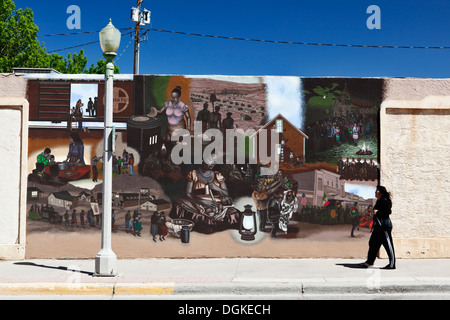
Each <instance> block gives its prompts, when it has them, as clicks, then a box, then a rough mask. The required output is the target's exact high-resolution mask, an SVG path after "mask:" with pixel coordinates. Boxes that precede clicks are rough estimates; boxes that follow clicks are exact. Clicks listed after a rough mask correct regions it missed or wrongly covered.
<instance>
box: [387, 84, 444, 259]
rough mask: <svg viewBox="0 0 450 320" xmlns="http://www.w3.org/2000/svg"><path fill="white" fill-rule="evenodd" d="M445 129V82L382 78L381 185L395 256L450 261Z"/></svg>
mask: <svg viewBox="0 0 450 320" xmlns="http://www.w3.org/2000/svg"><path fill="white" fill-rule="evenodd" d="M449 125H450V80H436V79H386V83H385V97H384V102H383V104H382V106H381V115H380V127H381V143H380V145H381V153H380V160H381V179H380V180H381V181H380V182H381V184H383V185H385V186H386V188H387V189H388V191H391V193H392V196H393V214H392V216H391V218H392V221H393V224H394V230H393V237H394V243H395V246H396V253H397V255H398V256H399V257H403V258H408V257H409V258H436V257H446V258H448V257H450V229H449V226H450V211H449V206H448V205H449V202H450V201H449V200H450V130H449V127H450V126H449Z"/></svg>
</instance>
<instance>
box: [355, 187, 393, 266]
mask: <svg viewBox="0 0 450 320" xmlns="http://www.w3.org/2000/svg"><path fill="white" fill-rule="evenodd" d="M375 196H376V198H377V202H376V203H375V206H374V207H373V209H374V216H373V231H372V235H371V237H370V240H369V252H368V254H367V260H366V262H364V263H361V266H362V267H364V268H368V267H369V266H371V265H373V264H374V262H375V259H376V257H377V253H378V250H379V249H380V247H381V245H383V247H384V249H385V250H386V252H387V254H388V257H389V264H388V265H387V266H385V267H384V268H382V269H395V252H394V243H393V242H392V234H391V232H392V222H391V219H390V218H389V216H390V214H391V212H392V211H391V208H392V201H391V195H390V193H389V192H387V190H386V188H385V187H383V186H378V187H377V190H376V192H375Z"/></svg>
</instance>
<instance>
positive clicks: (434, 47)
mask: <svg viewBox="0 0 450 320" xmlns="http://www.w3.org/2000/svg"><path fill="white" fill-rule="evenodd" d="M131 29H134V27H130V28H122V29H119V30H122V31H127V30H131ZM148 31H154V32H161V33H170V34H177V35H187V36H195V37H203V38H214V39H224V40H237V41H248V42H260V43H274V44H287V45H304V46H322V47H346V48H378V49H434V50H448V49H450V47H447V46H392V45H363V44H338V43H314V42H297V41H282V40H262V39H252V38H241V37H229V36H217V35H210V34H201V33H191V32H182V31H172V30H163V29H154V28H148V29H146V31H145V34H146V33H147V32H148ZM96 32H97V33H98V32H99V31H85V32H79V33H61V34H51V35H41V36H38V37H55V36H67V35H77V34H88V33H96ZM132 32H134V31H132ZM132 32H131V33H132ZM128 34H130V33H125V34H124V35H128ZM122 36H123V35H122ZM98 42H100V41H98V40H97V41H94V42H88V43H84V44H80V45H76V46H72V47H68V48H63V49H57V50H52V51H50V52H49V53H53V52H59V51H64V50H69V49H73V48H78V47H82V46H87V45H91V44H94V43H98Z"/></svg>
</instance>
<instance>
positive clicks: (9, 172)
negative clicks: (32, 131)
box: [0, 97, 28, 259]
mask: <svg viewBox="0 0 450 320" xmlns="http://www.w3.org/2000/svg"><path fill="white" fill-rule="evenodd" d="M0 127H1V128H2V141H1V143H0V154H1V155H2V157H3V158H4V159H6V160H7V161H6V162H5V163H7V166H6V167H5V168H4V170H2V178H1V179H0V203H1V204H2V205H1V208H0V221H1V223H0V259H23V258H24V257H25V243H26V241H25V236H26V230H25V226H26V221H25V219H26V195H27V179H26V178H27V174H26V167H27V150H28V102H27V100H25V99H23V98H5V97H0Z"/></svg>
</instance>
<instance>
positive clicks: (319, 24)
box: [15, 0, 450, 78]
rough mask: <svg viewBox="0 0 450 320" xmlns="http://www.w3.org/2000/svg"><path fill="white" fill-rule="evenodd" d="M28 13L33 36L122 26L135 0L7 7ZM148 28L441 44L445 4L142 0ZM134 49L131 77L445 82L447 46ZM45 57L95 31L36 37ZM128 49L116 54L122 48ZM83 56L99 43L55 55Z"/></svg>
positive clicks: (214, 44)
mask: <svg viewBox="0 0 450 320" xmlns="http://www.w3.org/2000/svg"><path fill="white" fill-rule="evenodd" d="M15 3H16V7H17V8H24V7H30V8H31V9H33V11H34V13H35V23H36V24H37V25H38V26H39V28H40V31H39V35H48V34H58V33H77V32H88V31H96V30H100V29H102V28H103V27H104V26H105V25H106V24H107V23H108V21H109V18H111V19H112V21H113V24H114V25H115V26H116V27H117V28H131V27H133V25H134V24H133V23H132V22H131V21H130V8H131V7H132V6H136V0H110V1H86V0H60V1H49V0H41V1H30V0H28V1H25V0H17V1H15ZM70 5H78V6H79V7H80V10H81V29H79V30H77V29H74V30H69V29H68V28H67V20H68V18H69V17H70V16H71V14H68V13H67V12H66V11H67V8H68V7H69V6H70ZM370 5H377V6H379V8H380V9H381V29H379V30H377V29H374V30H370V29H368V28H367V26H366V21H367V19H368V18H369V17H370V14H367V13H366V10H367V8H368V7H369V6H370ZM143 7H145V8H147V9H149V10H151V11H152V13H153V14H152V25H151V26H152V27H153V28H154V29H163V30H171V31H181V32H190V33H200V34H210V35H220V36H230V37H242V38H253V39H265V40H282V41H295V42H313V43H336V44H365V45H388V46H389V45H403V46H446V47H450V37H449V33H450V32H449V31H450V19H448V16H449V13H450V1H448V0H441V1H437V0H429V1H425V0H407V1H406V0H395V1H386V0H371V1H366V0H341V1H331V0H323V1H303V0H278V1H264V0H263V1H261V0H260V1H253V0H251V1H238V0H226V1H223V0H217V1H178V0H172V1H150V0H145V1H144V3H143ZM148 35H149V37H148V41H147V42H144V43H142V44H141V59H140V73H141V74H186V75H200V74H206V75H209V74H221V75H275V76H279V75H285V76H304V77H310V76H311V77H315V76H320V77H322V76H342V77H419V78H448V77H449V75H450V63H449V61H450V50H449V49H447V50H424V49H378V48H343V47H318V46H303V45H288V44H273V43H258V42H248V41H236V40H222V39H213V38H204V37H194V36H187V35H176V34H168V33H162V32H156V31H150V32H148ZM39 40H40V41H44V42H45V46H46V48H47V51H53V50H58V49H62V48H66V47H71V46H75V45H80V44H84V43H88V42H92V41H96V40H98V34H97V33H93V34H83V35H70V36H57V37H42V38H39ZM130 40H131V36H130V35H125V36H123V38H122V43H121V46H120V48H119V51H118V53H119V54H122V55H121V56H120V58H119V59H118V61H117V64H118V65H119V67H120V68H121V73H132V72H133V44H132V43H130ZM128 44H130V45H129V47H128V48H127V49H126V50H125V51H124V49H125V48H126V47H127V45H128ZM81 48H83V49H84V50H85V53H86V55H87V56H88V58H89V62H88V64H89V65H90V64H91V63H96V61H97V60H98V59H100V58H102V56H101V49H100V46H99V44H92V45H86V46H84V47H80V48H76V49H70V50H65V51H60V52H58V53H59V54H61V55H63V56H66V55H67V53H68V52H78V51H79V50H80V49H81Z"/></svg>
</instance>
